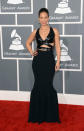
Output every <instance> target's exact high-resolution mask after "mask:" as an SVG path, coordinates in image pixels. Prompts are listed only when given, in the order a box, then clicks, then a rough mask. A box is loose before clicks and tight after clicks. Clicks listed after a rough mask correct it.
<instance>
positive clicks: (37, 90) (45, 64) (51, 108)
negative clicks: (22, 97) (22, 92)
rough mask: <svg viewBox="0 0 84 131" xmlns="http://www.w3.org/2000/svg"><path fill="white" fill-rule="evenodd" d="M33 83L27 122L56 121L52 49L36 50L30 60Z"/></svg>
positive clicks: (57, 119) (57, 112)
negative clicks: (36, 52) (36, 53)
mask: <svg viewBox="0 0 84 131" xmlns="http://www.w3.org/2000/svg"><path fill="white" fill-rule="evenodd" d="M32 69H33V74H34V78H35V81H34V85H33V89H32V91H31V95H30V108H29V119H28V122H38V123H41V122H58V123H61V121H60V119H59V107H58V97H57V91H56V90H55V89H54V88H53V78H54V74H55V59H54V55H53V52H52V51H40V50H39V51H38V55H37V56H34V58H33V61H32Z"/></svg>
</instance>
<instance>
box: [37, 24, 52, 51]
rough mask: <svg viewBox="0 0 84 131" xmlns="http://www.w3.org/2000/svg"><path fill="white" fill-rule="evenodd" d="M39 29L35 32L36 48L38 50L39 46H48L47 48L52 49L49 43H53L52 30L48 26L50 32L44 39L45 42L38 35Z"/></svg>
mask: <svg viewBox="0 0 84 131" xmlns="http://www.w3.org/2000/svg"><path fill="white" fill-rule="evenodd" d="M39 29H40V28H38V29H37V32H36V42H37V48H38V49H39V48H40V46H41V45H48V46H49V47H51V48H52V45H50V43H52V42H54V36H55V34H54V31H53V29H52V27H51V26H50V31H49V33H48V36H47V37H46V39H45V40H43V39H42V38H41V36H40V34H39Z"/></svg>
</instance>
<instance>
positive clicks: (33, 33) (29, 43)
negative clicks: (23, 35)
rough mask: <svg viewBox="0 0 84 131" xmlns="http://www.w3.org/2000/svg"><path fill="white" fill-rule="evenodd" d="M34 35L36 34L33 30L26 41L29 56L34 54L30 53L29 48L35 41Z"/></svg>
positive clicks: (30, 49)
mask: <svg viewBox="0 0 84 131" xmlns="http://www.w3.org/2000/svg"><path fill="white" fill-rule="evenodd" d="M35 34H36V29H34V31H33V32H32V33H31V34H30V36H29V37H28V39H27V41H26V48H27V49H28V51H29V52H30V54H31V55H34V54H33V53H34V52H33V51H32V48H31V43H32V41H33V40H34V39H35ZM36 53H37V52H36Z"/></svg>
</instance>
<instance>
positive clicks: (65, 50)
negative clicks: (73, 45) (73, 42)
mask: <svg viewBox="0 0 84 131" xmlns="http://www.w3.org/2000/svg"><path fill="white" fill-rule="evenodd" d="M60 47H61V56H60V61H71V60H72V59H71V57H70V56H69V54H68V47H67V46H66V45H64V43H63V40H60ZM56 60H57V56H56Z"/></svg>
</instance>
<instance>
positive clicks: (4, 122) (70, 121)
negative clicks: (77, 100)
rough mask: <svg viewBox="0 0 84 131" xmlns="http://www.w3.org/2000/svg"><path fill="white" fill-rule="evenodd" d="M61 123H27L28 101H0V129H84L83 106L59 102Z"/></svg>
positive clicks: (42, 130)
mask: <svg viewBox="0 0 84 131" xmlns="http://www.w3.org/2000/svg"><path fill="white" fill-rule="evenodd" d="M59 112H60V120H61V123H46V122H43V123H41V124H40V125H39V124H38V123H28V122H27V120H28V113H29V102H17V101H0V131H84V106H78V105H66V104H59Z"/></svg>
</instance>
